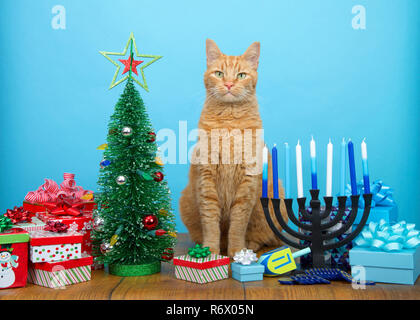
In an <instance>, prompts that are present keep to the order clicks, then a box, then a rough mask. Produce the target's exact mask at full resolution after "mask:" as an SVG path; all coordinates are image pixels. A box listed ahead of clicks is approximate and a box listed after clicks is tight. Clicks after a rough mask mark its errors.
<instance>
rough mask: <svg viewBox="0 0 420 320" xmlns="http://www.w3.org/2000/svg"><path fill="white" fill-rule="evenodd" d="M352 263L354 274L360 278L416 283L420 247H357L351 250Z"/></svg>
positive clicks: (419, 262) (419, 266)
mask: <svg viewBox="0 0 420 320" xmlns="http://www.w3.org/2000/svg"><path fill="white" fill-rule="evenodd" d="M350 264H351V270H352V276H353V277H357V279H360V280H363V277H364V278H365V280H370V281H376V282H385V283H399V284H414V283H415V282H416V279H417V277H418V276H419V274H420V247H417V248H416V249H402V250H401V251H399V252H385V251H380V250H376V249H373V248H363V247H355V248H353V249H351V250H350ZM360 266H362V267H363V269H361V268H360ZM360 272H363V273H364V274H360Z"/></svg>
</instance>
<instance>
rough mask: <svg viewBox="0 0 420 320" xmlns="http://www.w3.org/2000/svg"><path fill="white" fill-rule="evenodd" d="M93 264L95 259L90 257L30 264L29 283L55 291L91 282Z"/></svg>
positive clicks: (84, 256)
mask: <svg viewBox="0 0 420 320" xmlns="http://www.w3.org/2000/svg"><path fill="white" fill-rule="evenodd" d="M92 263H93V258H92V257H91V256H89V255H83V256H82V257H81V258H80V259H76V260H67V261H60V262H43V263H30V265H29V274H28V282H30V283H33V284H36V285H39V286H43V287H48V288H54V289H55V288H60V287H65V286H67V285H71V284H75V283H80V282H84V281H89V280H90V279H91V272H92V268H91V265H92Z"/></svg>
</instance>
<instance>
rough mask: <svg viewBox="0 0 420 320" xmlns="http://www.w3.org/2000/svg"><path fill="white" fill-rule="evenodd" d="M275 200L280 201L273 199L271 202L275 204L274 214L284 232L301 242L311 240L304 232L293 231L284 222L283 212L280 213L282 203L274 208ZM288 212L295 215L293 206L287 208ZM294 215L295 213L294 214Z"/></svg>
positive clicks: (278, 203)
mask: <svg viewBox="0 0 420 320" xmlns="http://www.w3.org/2000/svg"><path fill="white" fill-rule="evenodd" d="M273 200H278V199H271V202H272V203H273V208H274V213H275V215H276V218H277V221H278V222H279V223H280V225H281V227H282V228H283V230H284V231H286V232H287V233H288V234H290V235H291V236H293V237H295V238H298V239H301V240H308V241H310V240H311V236H309V235H306V234H304V233H302V232H297V231H295V230H293V229H292V228H290V227H289V226H288V225H287V223H286V221H284V218H283V216H282V215H281V211H280V202H279V201H278V202H277V206H274V202H273ZM287 211H291V212H292V213H293V209H292V208H291V205H290V207H289V208H287ZM293 215H294V213H293Z"/></svg>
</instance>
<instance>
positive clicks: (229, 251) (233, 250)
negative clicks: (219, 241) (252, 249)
mask: <svg viewBox="0 0 420 320" xmlns="http://www.w3.org/2000/svg"><path fill="white" fill-rule="evenodd" d="M242 249H244V247H242V248H235V247H232V248H228V251H227V254H228V256H229V257H231V258H233V257H234V255H235V254H236V253H237V252H239V251H241V250H242Z"/></svg>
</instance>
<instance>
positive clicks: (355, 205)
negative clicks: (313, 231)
mask: <svg viewBox="0 0 420 320" xmlns="http://www.w3.org/2000/svg"><path fill="white" fill-rule="evenodd" d="M350 198H351V211H350V214H349V217H348V220H347V222H345V223H344V224H343V225H342V226H341V227H340V228H338V229H337V230H335V231H332V232H328V233H326V234H323V235H321V238H322V240H330V239H334V238H336V237H338V236H340V235H342V234H344V233H345V232H347V230H349V229H350V228H351V226H352V225H353V223H354V221H355V220H356V217H357V211H358V210H359V208H358V205H359V195H356V196H351V197H350Z"/></svg>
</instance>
